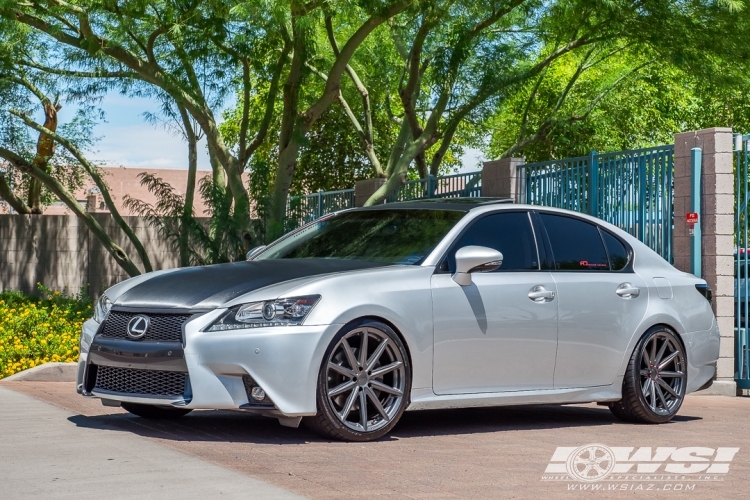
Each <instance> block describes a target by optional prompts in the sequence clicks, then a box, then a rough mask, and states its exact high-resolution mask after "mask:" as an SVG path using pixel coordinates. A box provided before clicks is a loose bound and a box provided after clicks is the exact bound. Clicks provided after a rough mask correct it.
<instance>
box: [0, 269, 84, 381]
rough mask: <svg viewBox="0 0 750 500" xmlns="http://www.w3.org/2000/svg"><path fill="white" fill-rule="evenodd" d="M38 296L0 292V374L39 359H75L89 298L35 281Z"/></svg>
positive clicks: (30, 366) (67, 360) (31, 363)
mask: <svg viewBox="0 0 750 500" xmlns="http://www.w3.org/2000/svg"><path fill="white" fill-rule="evenodd" d="M38 287H39V291H40V292H41V295H42V296H41V297H33V296H29V295H24V294H23V293H20V292H0V378H4V377H8V376H10V375H13V374H14V373H18V372H20V371H22V370H25V369H27V368H33V367H35V366H37V365H40V364H42V363H48V362H55V361H65V362H73V361H77V359H78V351H79V347H78V344H79V339H80V337H81V328H82V326H83V322H84V321H86V320H87V319H88V318H90V317H91V299H90V298H89V297H88V296H87V295H86V293H85V291H84V290H81V292H80V293H79V294H78V295H68V294H67V293H65V292H57V291H53V290H49V289H48V288H46V287H44V286H42V285H41V284H38Z"/></svg>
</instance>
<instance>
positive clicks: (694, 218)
mask: <svg viewBox="0 0 750 500" xmlns="http://www.w3.org/2000/svg"><path fill="white" fill-rule="evenodd" d="M685 221H686V222H687V223H688V224H697V223H698V213H697V212H688V213H687V214H685Z"/></svg>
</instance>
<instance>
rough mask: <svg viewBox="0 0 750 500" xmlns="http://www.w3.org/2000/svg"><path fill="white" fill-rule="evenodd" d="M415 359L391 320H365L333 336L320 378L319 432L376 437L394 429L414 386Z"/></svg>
mask: <svg viewBox="0 0 750 500" xmlns="http://www.w3.org/2000/svg"><path fill="white" fill-rule="evenodd" d="M410 371H411V370H410V367H409V358H408V356H407V354H406V349H405V348H404V345H403V343H402V342H401V340H400V339H399V338H398V336H397V335H396V333H395V332H394V331H393V330H392V329H391V328H389V327H388V326H387V325H385V324H383V323H380V322H377V321H364V322H361V323H359V324H356V325H353V326H350V327H349V328H345V329H344V330H342V331H341V332H339V334H338V335H336V337H335V338H334V339H333V341H332V342H331V346H330V347H329V348H328V351H327V352H326V356H325V358H324V359H323V365H322V366H321V369H320V375H319V377H318V392H317V404H318V414H317V415H316V416H315V417H310V418H308V419H306V423H307V425H308V426H309V427H310V428H312V429H313V430H314V431H316V432H319V433H321V434H323V435H325V436H327V437H333V438H337V439H344V440H347V441H370V440H373V439H377V438H379V437H381V436H383V435H384V434H386V433H387V432H388V431H390V430H391V429H392V428H393V426H395V425H396V422H397V421H398V419H399V418H401V414H402V413H403V412H404V409H405V407H406V403H407V398H408V395H409V391H410V390H411V379H410V376H411V375H410Z"/></svg>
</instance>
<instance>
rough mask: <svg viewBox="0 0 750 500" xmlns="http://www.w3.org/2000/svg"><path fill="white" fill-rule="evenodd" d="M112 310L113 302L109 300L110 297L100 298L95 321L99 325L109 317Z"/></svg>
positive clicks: (97, 302) (96, 306)
mask: <svg viewBox="0 0 750 500" xmlns="http://www.w3.org/2000/svg"><path fill="white" fill-rule="evenodd" d="M110 309H112V301H111V300H109V297H107V296H106V295H102V296H101V297H99V300H97V301H96V305H95V306H94V321H96V322H97V323H101V322H102V321H104V317H105V316H107V313H108V312H109V310H110Z"/></svg>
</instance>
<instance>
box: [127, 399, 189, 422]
mask: <svg viewBox="0 0 750 500" xmlns="http://www.w3.org/2000/svg"><path fill="white" fill-rule="evenodd" d="M121 406H122V407H123V408H124V409H126V410H127V411H129V412H130V413H132V414H133V415H137V416H139V417H142V418H150V419H165V418H178V417H183V416H185V415H187V414H188V413H190V412H191V411H193V410H188V409H183V408H173V407H170V406H156V405H141V404H137V403H122V405H121Z"/></svg>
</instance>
